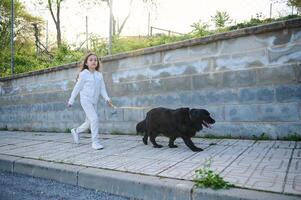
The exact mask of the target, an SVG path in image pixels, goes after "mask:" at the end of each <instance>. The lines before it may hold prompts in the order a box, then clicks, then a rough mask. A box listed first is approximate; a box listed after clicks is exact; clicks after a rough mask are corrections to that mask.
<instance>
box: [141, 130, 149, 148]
mask: <svg viewBox="0 0 301 200" xmlns="http://www.w3.org/2000/svg"><path fill="white" fill-rule="evenodd" d="M147 140H148V135H147V132H145V133H144V137H143V139H142V141H143V143H144V144H145V145H147Z"/></svg>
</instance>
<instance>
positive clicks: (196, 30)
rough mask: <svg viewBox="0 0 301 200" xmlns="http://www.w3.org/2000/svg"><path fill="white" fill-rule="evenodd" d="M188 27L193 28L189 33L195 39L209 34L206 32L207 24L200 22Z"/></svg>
mask: <svg viewBox="0 0 301 200" xmlns="http://www.w3.org/2000/svg"><path fill="white" fill-rule="evenodd" d="M190 26H191V27H192V28H193V30H192V32H191V33H192V34H193V35H194V36H196V37H203V36H206V35H208V34H209V33H210V32H209V30H208V28H209V25H208V24H207V23H203V22H202V21H201V20H199V21H198V22H194V23H193V24H192V25H190Z"/></svg>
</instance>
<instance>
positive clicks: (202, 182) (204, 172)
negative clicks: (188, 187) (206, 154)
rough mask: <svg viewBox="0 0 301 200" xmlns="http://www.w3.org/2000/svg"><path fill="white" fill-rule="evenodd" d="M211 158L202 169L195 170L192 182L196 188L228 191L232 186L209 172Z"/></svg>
mask: <svg viewBox="0 0 301 200" xmlns="http://www.w3.org/2000/svg"><path fill="white" fill-rule="evenodd" d="M211 162H212V158H210V159H208V160H206V161H205V164H204V167H203V168H201V169H197V170H195V178H194V179H193V182H194V183H195V186H196V187H205V188H212V189H215V190H216V189H228V188H230V187H232V186H233V185H232V184H230V183H229V182H227V181H225V180H224V179H223V178H222V177H221V176H219V175H218V174H216V173H214V172H213V171H212V170H210V165H211Z"/></svg>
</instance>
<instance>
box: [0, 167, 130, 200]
mask: <svg viewBox="0 0 301 200" xmlns="http://www.w3.org/2000/svg"><path fill="white" fill-rule="evenodd" d="M21 199H22V200H44V199H45V200H69V199H70V200H130V198H126V197H121V196H116V195H112V194H108V193H105V192H99V191H95V190H89V189H85V188H82V187H78V186H73V185H68V184H63V183H59V182H56V181H53V180H48V179H42V178H34V177H31V176H25V175H20V174H12V173H9V172H4V171H0V200H21Z"/></svg>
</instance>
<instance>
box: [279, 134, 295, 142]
mask: <svg viewBox="0 0 301 200" xmlns="http://www.w3.org/2000/svg"><path fill="white" fill-rule="evenodd" d="M277 139H278V138H277ZM279 140H288V141H301V135H298V134H297V133H290V134H288V135H287V136H284V137H282V138H280V139H279Z"/></svg>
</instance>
